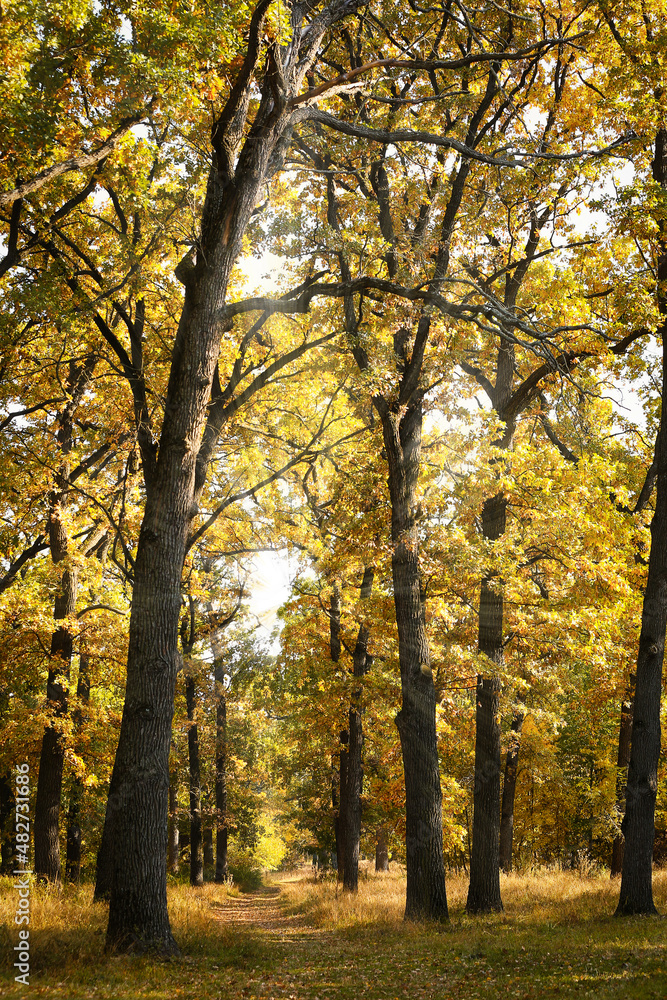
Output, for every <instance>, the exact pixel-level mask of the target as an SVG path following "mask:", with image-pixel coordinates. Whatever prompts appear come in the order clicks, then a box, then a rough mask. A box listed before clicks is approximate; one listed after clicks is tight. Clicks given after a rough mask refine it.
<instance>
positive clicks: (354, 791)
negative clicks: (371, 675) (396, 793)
mask: <svg viewBox="0 0 667 1000" xmlns="http://www.w3.org/2000/svg"><path fill="white" fill-rule="evenodd" d="M373 572H374V571H373V567H372V566H366V567H364V578H363V581H362V584H361V593H360V598H361V600H364V601H366V600H368V599H369V598H370V595H371V591H372V588H373ZM369 634H370V633H369V631H368V629H367V628H366V626H365V625H364V624H363V622H362V624H361V625H360V626H359V634H358V636H357V644H356V646H355V649H354V654H353V657H352V672H353V675H354V677H355V678H357V679H358V680H359V681H360V680H361V679H362V678H363V677H364V676H365V674H366V673H367V672H368V670H369V668H370V660H371V658H370V657H369V655H368V639H369ZM362 696H363V688H362V687H361V686H359V687H355V689H354V691H353V693H352V699H351V701H350V710H349V713H348V717H349V729H348V731H349V742H348V758H347V760H348V763H347V795H346V806H347V808H346V810H345V869H344V877H343V886H344V888H345V890H346V891H347V892H356V891H357V889H358V888H359V841H360V838H361V796H362V791H363V780H364V779H363V745H364V731H363V722H362V713H363V706H362Z"/></svg>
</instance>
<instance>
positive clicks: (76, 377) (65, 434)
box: [33, 354, 96, 882]
mask: <svg viewBox="0 0 667 1000" xmlns="http://www.w3.org/2000/svg"><path fill="white" fill-rule="evenodd" d="M95 364H96V357H95V356H94V355H92V354H89V355H88V357H87V358H86V360H85V362H84V363H83V364H82V365H77V363H76V362H75V361H74V360H70V362H69V374H68V378H67V392H68V395H69V399H68V402H67V403H66V404H65V406H64V407H63V409H62V410H61V411H60V413H59V414H58V431H57V434H56V440H57V442H58V446H59V449H60V454H61V459H62V460H61V462H60V465H59V467H58V471H57V473H56V475H55V487H54V489H53V490H52V492H51V494H50V497H49V525H48V531H49V547H50V550H51V559H52V561H53V564H54V566H57V565H59V563H62V562H65V560H66V559H67V556H68V554H69V548H70V546H69V539H68V537H67V528H66V526H65V521H64V518H63V508H64V507H65V505H66V503H67V497H68V490H69V476H70V463H69V455H70V453H71V451H72V447H73V444H74V437H73V426H74V425H73V417H74V412H75V410H76V408H77V406H78V404H79V402H80V400H81V397H82V396H83V393H84V392H85V389H86V387H87V385H88V383H89V381H90V378H91V376H92V373H93V370H94V368H95ZM77 587H78V573H77V570H76V567H75V566H66V568H65V569H64V571H63V574H62V577H61V579H60V591H59V593H58V594H57V595H56V598H55V602H54V608H53V618H54V621H56V622H58V621H63V619H66V618H69V617H70V616H71V615H73V614H74V610H75V607H76V595H77ZM71 662H72V633H71V632H70V630H69V628H68V627H67V626H66V625H60V626H58V628H56V629H55V630H54V632H53V634H52V636H51V660H50V663H49V675H48V679H47V684H46V697H47V700H48V702H49V705H50V709H51V711H52V712H53V716H54V718H53V721H52V722H51V724H50V725H49V726H47V727H46V730H45V732H44V738H43V740H42V750H41V754H40V761H39V775H38V778H37V797H36V800H35V822H34V827H33V834H34V843H35V874H36V875H37V877H38V879H40V880H42V881H49V882H60V831H59V821H60V798H61V793H62V780H63V763H64V760H65V746H64V743H63V740H62V737H61V735H60V733H59V732H58V729H57V726H56V725H54V722H55V721H56V720H57V719H61V718H63V717H64V716H65V715H67V694H68V686H69V673H70V665H71Z"/></svg>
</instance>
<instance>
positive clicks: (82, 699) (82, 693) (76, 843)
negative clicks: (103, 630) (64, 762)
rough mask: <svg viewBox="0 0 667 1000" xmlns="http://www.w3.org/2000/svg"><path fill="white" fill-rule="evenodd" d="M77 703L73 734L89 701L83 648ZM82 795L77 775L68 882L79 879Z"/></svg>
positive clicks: (69, 815)
mask: <svg viewBox="0 0 667 1000" xmlns="http://www.w3.org/2000/svg"><path fill="white" fill-rule="evenodd" d="M76 697H77V701H78V705H77V707H76V709H75V711H74V713H73V716H72V718H73V722H74V733H75V736H76V735H78V734H79V733H80V732H81V729H82V727H83V723H84V718H83V711H82V708H81V706H82V705H88V702H89V701H90V660H89V658H88V654H87V653H86V651H85V650H84V649H82V650H81V653H80V655H79V677H78V680H77V684H76ZM82 797H83V781H82V780H81V778H80V777H79V776H78V775H75V776H74V778H73V779H72V787H71V790H70V799H69V809H68V810H67V863H66V866H65V874H66V878H67V881H68V882H79V881H80V880H81V827H80V825H79V814H80V812H81V799H82Z"/></svg>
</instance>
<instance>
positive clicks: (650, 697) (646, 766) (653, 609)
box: [616, 128, 667, 916]
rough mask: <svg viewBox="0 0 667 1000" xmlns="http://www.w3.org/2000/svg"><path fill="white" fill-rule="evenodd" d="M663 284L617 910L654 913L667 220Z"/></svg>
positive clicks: (666, 415) (662, 152) (663, 601)
mask: <svg viewBox="0 0 667 1000" xmlns="http://www.w3.org/2000/svg"><path fill="white" fill-rule="evenodd" d="M653 179H654V180H655V181H656V182H657V183H658V184H659V185H660V186H661V187H662V189H663V192H667V129H664V128H661V129H660V130H659V131H658V134H657V136H656V142H655V156H654V160H653ZM659 225H660V241H659V246H658V250H659V253H658V261H657V264H658V267H657V288H658V293H657V294H658V307H659V310H660V316H661V325H660V328H659V330H658V331H657V336H658V339H662V410H661V415H660V432H659V434H658V437H657V441H656V470H657V477H656V496H655V511H654V513H653V519H652V521H651V554H650V556H649V563H648V578H647V580H646V590H645V592H644V606H643V612H642V625H641V633H640V637H639V653H638V656H637V681H636V686H635V700H634V710H633V719H632V736H631V748H630V765H629V767H628V785H627V793H626V804H625V816H624V817H623V823H622V826H621V829H622V832H623V835H624V837H625V851H624V855H623V874H622V876H621V891H620V896H619V901H618V907H617V909H616V915H617V916H621V915H623V916H625V915H630V914H634V913H643V914H651V913H656V912H657V911H656V908H655V905H654V903H653V881H652V874H653V872H652V867H653V866H652V861H653V840H654V837H655V799H656V792H657V788H658V759H659V756H660V695H661V692H662V664H663V659H664V652H665V626H666V623H667V291H666V289H667V224H666V223H665V220H664V219H660V220H659Z"/></svg>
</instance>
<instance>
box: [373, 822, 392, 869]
mask: <svg viewBox="0 0 667 1000" xmlns="http://www.w3.org/2000/svg"><path fill="white" fill-rule="evenodd" d="M375 871H376V872H388V871H389V845H388V842H387V831H386V830H385V828H384V827H383V826H380V827H378V831H377V841H376V843H375Z"/></svg>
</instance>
